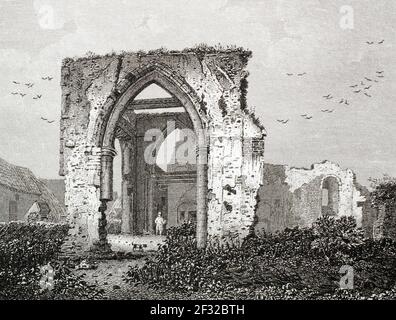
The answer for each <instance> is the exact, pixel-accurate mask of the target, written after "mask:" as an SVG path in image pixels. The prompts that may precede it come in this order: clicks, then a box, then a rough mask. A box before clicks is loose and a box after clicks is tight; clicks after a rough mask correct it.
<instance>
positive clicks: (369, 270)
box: [125, 217, 396, 299]
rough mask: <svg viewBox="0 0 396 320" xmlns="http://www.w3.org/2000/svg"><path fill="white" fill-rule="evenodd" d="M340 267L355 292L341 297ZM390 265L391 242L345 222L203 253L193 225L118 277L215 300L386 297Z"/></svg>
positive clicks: (394, 273)
mask: <svg viewBox="0 0 396 320" xmlns="http://www.w3.org/2000/svg"><path fill="white" fill-rule="evenodd" d="M345 265H347V266H352V267H353V269H354V288H355V290H352V291H348V292H347V293H346V292H345V290H340V289H339V288H340V278H341V277H342V274H340V268H341V267H342V266H345ZM395 265H396V245H395V242H393V241H391V240H384V241H373V240H371V239H364V237H363V234H362V232H361V230H359V229H357V228H356V223H355V221H354V220H353V218H349V217H348V218H347V217H342V218H340V219H334V218H331V217H324V218H320V219H319V220H318V221H317V222H316V223H315V224H314V225H313V226H312V227H311V228H303V229H300V228H294V229H287V230H285V231H283V232H280V233H277V234H273V235H266V234H262V235H252V236H249V237H248V238H246V239H245V240H244V242H243V243H242V245H236V244H233V243H232V242H231V243H230V242H223V243H222V244H221V243H219V242H217V243H213V242H211V243H210V244H209V245H208V247H207V248H206V249H205V250H199V249H197V248H196V243H195V226H194V225H192V224H183V225H182V226H179V227H175V228H171V229H170V230H169V231H168V235H167V239H166V242H165V244H164V245H162V246H160V248H159V251H158V253H157V255H156V256H154V257H153V258H150V259H148V260H147V261H146V264H145V265H144V266H143V267H140V268H139V267H131V268H130V270H129V271H128V272H127V274H126V276H125V280H126V281H127V282H129V283H145V284H149V285H151V286H153V287H156V288H160V287H162V288H170V289H171V290H172V291H178V292H185V293H188V292H201V293H203V294H207V295H209V296H211V297H216V298H249V299H251V298H265V299H268V298H274V297H275V298H276V297H278V298H287V299H289V298H299V299H319V298H328V299H329V298H334V299H341V298H342V299H348V298H350V299H352V298H353V299H360V298H362V297H371V295H374V297H381V298H389V297H392V295H393V297H395V295H394V294H395V291H394V289H393V288H394V287H395V282H396V270H395V268H394V267H395ZM381 294H382V296H381Z"/></svg>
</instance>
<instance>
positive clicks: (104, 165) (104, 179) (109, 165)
mask: <svg viewBox="0 0 396 320" xmlns="http://www.w3.org/2000/svg"><path fill="white" fill-rule="evenodd" d="M116 154H117V152H116V150H115V149H113V148H109V147H103V148H102V154H101V179H100V202H101V205H100V207H99V208H98V211H99V212H100V217H99V230H98V231H99V242H98V243H97V248H96V249H98V250H100V251H102V252H108V251H110V245H109V243H108V242H107V230H106V226H107V220H106V210H107V202H108V201H111V200H113V159H114V157H115V155H116Z"/></svg>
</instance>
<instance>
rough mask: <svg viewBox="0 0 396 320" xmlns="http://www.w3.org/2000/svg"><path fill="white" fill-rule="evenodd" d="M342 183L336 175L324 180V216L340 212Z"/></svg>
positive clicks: (322, 198)
mask: <svg viewBox="0 0 396 320" xmlns="http://www.w3.org/2000/svg"><path fill="white" fill-rule="evenodd" d="M339 189H340V185H339V182H338V179H337V178H336V177H326V178H325V179H323V181H322V188H321V191H322V197H321V200H322V203H321V204H322V216H336V215H337V214H338V206H339V194H340V190H339Z"/></svg>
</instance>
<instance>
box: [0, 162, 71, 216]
mask: <svg viewBox="0 0 396 320" xmlns="http://www.w3.org/2000/svg"><path fill="white" fill-rule="evenodd" d="M0 186H4V187H6V188H8V189H10V190H13V191H15V192H19V193H25V194H33V195H37V196H38V197H39V199H38V201H41V202H45V203H46V204H47V205H48V207H49V209H50V214H49V217H48V218H49V220H50V221H54V222H56V221H60V220H61V219H62V217H64V216H65V208H64V207H63V206H62V204H61V203H60V202H59V201H58V199H57V198H56V197H55V195H54V194H53V193H52V192H51V191H50V189H49V188H48V187H47V186H46V185H45V183H44V182H43V181H41V180H39V179H37V178H36V177H35V175H34V174H33V172H31V171H30V170H29V169H27V168H23V167H18V166H15V165H13V164H11V163H8V162H7V161H5V160H3V159H1V158H0Z"/></svg>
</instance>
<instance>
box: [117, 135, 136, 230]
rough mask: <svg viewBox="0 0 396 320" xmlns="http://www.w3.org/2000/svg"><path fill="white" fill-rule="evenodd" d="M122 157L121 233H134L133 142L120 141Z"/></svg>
mask: <svg viewBox="0 0 396 320" xmlns="http://www.w3.org/2000/svg"><path fill="white" fill-rule="evenodd" d="M120 146H121V156H122V160H121V161H122V168H121V171H122V173H121V174H122V186H121V189H122V190H121V203H122V218H121V232H122V233H132V231H133V225H132V221H133V220H132V219H133V217H132V215H133V192H132V190H133V188H132V179H133V177H132V167H131V166H132V165H133V163H132V160H133V158H134V156H133V154H132V145H131V141H128V140H120Z"/></svg>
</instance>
